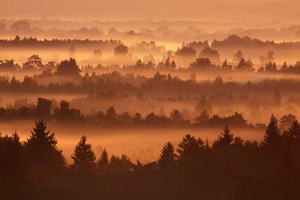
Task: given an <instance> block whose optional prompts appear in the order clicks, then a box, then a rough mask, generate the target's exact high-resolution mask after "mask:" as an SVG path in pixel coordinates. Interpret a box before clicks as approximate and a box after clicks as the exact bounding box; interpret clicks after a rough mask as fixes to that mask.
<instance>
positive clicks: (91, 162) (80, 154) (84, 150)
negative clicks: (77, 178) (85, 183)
mask: <svg viewBox="0 0 300 200" xmlns="http://www.w3.org/2000/svg"><path fill="white" fill-rule="evenodd" d="M71 158H72V159H73V164H72V165H71V168H72V169H74V170H75V171H76V172H78V173H80V174H91V173H93V172H95V169H96V156H95V154H94V152H93V150H92V145H91V144H88V143H87V142H86V137H85V136H82V137H81V139H80V141H79V143H78V144H77V145H76V147H75V150H74V153H73V155H72V156H71Z"/></svg>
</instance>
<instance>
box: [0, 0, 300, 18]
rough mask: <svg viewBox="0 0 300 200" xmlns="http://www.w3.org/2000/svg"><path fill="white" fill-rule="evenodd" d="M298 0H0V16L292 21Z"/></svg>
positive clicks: (297, 11) (298, 15)
mask: <svg viewBox="0 0 300 200" xmlns="http://www.w3.org/2000/svg"><path fill="white" fill-rule="evenodd" d="M299 7H300V1H299V0H285V1H279V0H256V1H250V0H209V1H208V0H205V1H203V0H172V1H170V0H47V1H45V0H26V1H25V0H1V6H0V17H1V18H40V17H42V16H45V17H49V18H61V19H101V20H120V19H122V20H126V19H165V20H172V19H189V20H220V21H234V22H242V21H243V20H247V21H260V22H261V21H273V20H281V21H295V22H297V21H298V19H299V17H300V11H299V10H300V9H299Z"/></svg>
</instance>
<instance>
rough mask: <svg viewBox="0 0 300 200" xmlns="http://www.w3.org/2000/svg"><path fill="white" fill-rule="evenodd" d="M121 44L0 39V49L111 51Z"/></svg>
mask: <svg viewBox="0 0 300 200" xmlns="http://www.w3.org/2000/svg"><path fill="white" fill-rule="evenodd" d="M121 44H123V43H122V42H121V41H119V40H89V39H86V40H79V39H51V40H50V39H44V40H38V39H37V38H33V37H28V38H27V37H24V38H20V37H19V36H16V37H15V38H14V39H10V40H7V39H0V47H4V48H7V47H22V48H23V47H32V48H33V47H34V48H67V49H68V48H70V47H72V46H73V47H75V46H78V47H79V46H80V47H85V48H91V47H92V48H103V49H111V50H113V49H114V48H115V47H116V46H118V45H121Z"/></svg>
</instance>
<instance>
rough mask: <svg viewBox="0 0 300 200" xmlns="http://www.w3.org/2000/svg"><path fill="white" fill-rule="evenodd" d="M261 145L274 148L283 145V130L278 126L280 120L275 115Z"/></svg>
mask: <svg viewBox="0 0 300 200" xmlns="http://www.w3.org/2000/svg"><path fill="white" fill-rule="evenodd" d="M261 145H262V147H263V148H267V149H272V150H275V149H278V148H279V147H280V146H281V131H280V129H279V127H278V120H277V118H276V117H275V116H274V115H272V116H271V119H270V122H269V124H268V126H267V129H266V134H265V136H264V139H263V141H262V143H261Z"/></svg>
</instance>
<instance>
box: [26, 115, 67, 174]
mask: <svg viewBox="0 0 300 200" xmlns="http://www.w3.org/2000/svg"><path fill="white" fill-rule="evenodd" d="M46 128H47V125H46V122H45V121H43V120H40V121H37V122H36V123H35V127H34V128H33V131H31V136H30V138H29V139H28V140H27V142H26V143H25V149H26V152H27V154H28V157H29V162H30V163H31V164H32V165H35V166H38V165H46V166H48V167H49V169H50V168H52V167H54V168H56V167H63V166H64V165H65V159H64V157H63V155H62V151H60V150H58V148H57V146H56V145H57V140H56V139H55V137H54V133H51V134H50V131H46Z"/></svg>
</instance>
